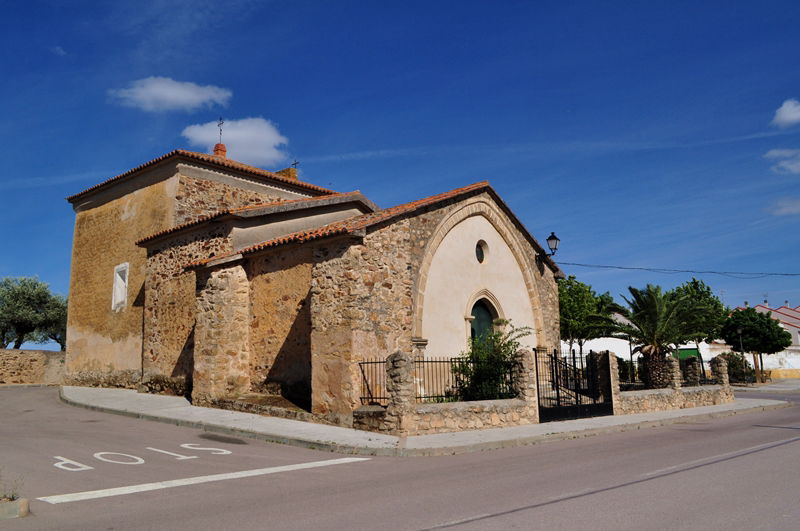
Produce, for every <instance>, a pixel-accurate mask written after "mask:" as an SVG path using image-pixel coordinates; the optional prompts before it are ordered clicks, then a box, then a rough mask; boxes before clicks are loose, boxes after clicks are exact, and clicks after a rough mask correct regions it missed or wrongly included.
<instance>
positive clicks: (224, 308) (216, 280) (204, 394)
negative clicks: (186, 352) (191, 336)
mask: <svg viewBox="0 0 800 531" xmlns="http://www.w3.org/2000/svg"><path fill="white" fill-rule="evenodd" d="M197 284H198V287H197V310H196V311H197V318H196V325H195V348H194V372H193V374H192V385H193V387H192V403H193V404H195V405H206V404H210V403H211V402H213V400H215V399H219V398H233V397H236V396H238V395H241V394H244V393H247V392H249V391H250V309H249V303H250V288H249V282H248V280H247V275H246V273H245V271H244V268H243V267H242V266H241V265H232V266H229V267H223V268H216V269H211V270H210V271H203V272H202V273H200V272H198V279H197Z"/></svg>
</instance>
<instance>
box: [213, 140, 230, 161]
mask: <svg viewBox="0 0 800 531" xmlns="http://www.w3.org/2000/svg"><path fill="white" fill-rule="evenodd" d="M214 156H215V157H220V158H222V159H226V158H228V148H226V147H225V144H217V145H216V146H214Z"/></svg>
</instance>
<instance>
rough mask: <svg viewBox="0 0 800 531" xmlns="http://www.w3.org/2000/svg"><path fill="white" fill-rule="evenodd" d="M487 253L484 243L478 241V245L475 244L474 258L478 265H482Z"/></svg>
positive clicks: (487, 249) (487, 248)
mask: <svg viewBox="0 0 800 531" xmlns="http://www.w3.org/2000/svg"><path fill="white" fill-rule="evenodd" d="M488 251H489V247H488V246H487V245H486V242H485V241H483V240H479V241H478V243H476V244H475V258H477V259H478V263H480V264H482V263H483V261H484V260H485V259H486V254H487V252H488Z"/></svg>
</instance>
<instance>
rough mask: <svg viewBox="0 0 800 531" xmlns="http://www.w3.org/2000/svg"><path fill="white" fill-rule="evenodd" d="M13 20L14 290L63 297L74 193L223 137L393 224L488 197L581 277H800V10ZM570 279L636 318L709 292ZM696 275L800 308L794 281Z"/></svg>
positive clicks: (743, 294)
mask: <svg viewBox="0 0 800 531" xmlns="http://www.w3.org/2000/svg"><path fill="white" fill-rule="evenodd" d="M698 4H700V5H698ZM10 5H11V7H6V8H5V9H4V13H5V15H6V16H5V17H4V19H3V21H2V22H0V29H2V33H0V35H2V37H0V39H2V40H3V49H4V50H5V51H6V55H5V61H4V73H5V75H4V76H3V77H4V82H3V83H2V85H0V91H2V94H3V100H4V101H6V102H7V104H8V105H6V106H5V109H4V110H3V112H2V114H1V115H0V137H1V139H2V145H3V150H2V151H3V163H4V164H3V171H2V173H0V193H2V197H3V198H4V201H3V208H2V210H0V216H1V217H2V227H3V229H4V230H3V233H4V234H5V238H4V240H5V242H4V243H5V245H4V252H2V254H0V277H3V276H22V275H26V276H33V275H36V276H38V277H39V278H41V279H43V280H45V281H47V282H48V283H50V285H51V287H52V288H53V289H54V290H55V291H57V292H60V293H64V294H66V293H67V290H68V284H69V263H70V245H71V238H72V230H73V222H74V215H73V213H72V210H71V208H70V205H69V204H68V203H67V202H66V201H65V200H64V197H66V196H68V195H70V194H73V193H76V192H79V191H81V190H83V189H85V188H87V187H89V186H92V185H94V184H96V183H98V182H100V181H102V180H104V179H106V178H108V177H111V176H113V175H116V174H118V173H121V172H123V171H125V170H127V169H129V168H131V167H134V166H136V165H139V164H141V163H143V162H145V161H147V160H150V159H152V158H154V157H157V156H159V155H161V154H163V153H166V152H168V151H171V150H172V149H175V148H187V149H193V150H198V151H204V150H207V149H208V147H209V144H212V143H213V142H214V135H215V131H216V129H215V127H214V126H213V125H212V122H215V121H216V119H217V118H218V117H219V116H220V115H221V116H223V117H224V118H225V120H226V122H227V124H226V133H225V134H226V137H225V141H226V143H227V145H228V154H229V156H230V157H231V158H235V159H239V160H243V161H245V162H250V163H253V164H256V165H259V166H263V167H265V168H267V169H280V168H283V167H286V166H287V165H288V163H290V162H291V161H292V160H293V159H295V158H296V159H297V160H299V161H300V169H301V172H302V178H304V179H305V180H308V181H310V182H313V183H315V184H319V185H322V186H328V187H332V188H334V189H336V190H339V191H350V190H354V189H360V190H362V191H363V192H364V193H365V194H366V195H367V196H369V197H370V198H371V199H373V200H374V201H376V202H377V203H378V204H379V205H380V206H383V207H387V206H391V205H394V204H398V203H402V202H406V201H410V200H414V199H417V198H420V197H423V196H427V195H431V194H435V193H439V192H442V191H446V190H449V189H452V188H456V187H459V186H463V185H465V184H468V183H472V182H475V181H479V180H483V179H488V180H489V181H490V182H491V184H492V186H494V187H495V189H496V190H497V191H498V192H499V193H500V195H501V196H502V197H503V198H504V199H505V200H506V202H507V203H508V204H509V205H510V206H511V208H512V209H513V210H514V211H515V212H516V213H517V214H518V216H519V217H520V219H521V220H522V221H523V223H524V224H525V225H526V226H527V227H528V229H529V230H530V231H531V232H532V233H533V234H534V236H536V237H537V238H538V239H539V240H540V241H542V242H543V241H544V239H545V238H546V237H547V235H548V234H549V233H550V231H555V232H556V234H557V235H558V236H559V237H560V238H561V240H562V242H561V248H560V250H559V252H558V254H557V255H556V257H555V258H556V260H557V261H558V262H560V263H563V262H567V263H584V264H610V265H621V266H630V267H658V268H671V269H694V270H713V271H752V272H779V273H800V267H799V266H798V258H800V253H798V249H800V245H799V244H800V230H798V228H800V101H799V100H800V68H798V64H800V61H799V60H798V59H800V27H799V26H798V22H797V21H798V20H800V4H798V3H797V2H769V1H766V2H765V1H760V2H735V3H734V2H720V3H716V4H715V3H713V2H676V1H669V2H625V3H623V2H563V1H559V2H511V1H509V2H488V1H487V2H469V1H458V2H455V1H453V2H449V1H435V2H431V1H427V2H414V1H404V2H366V1H365V2H347V1H343V2H304V1H296V2H256V1H240V2H237V1H225V2H218V1H215V2H211V1H188V0H186V1H176V0H169V1H145V0H142V1H137V2H123V1H119V2H81V1H73V2H61V1H53V2H42V1H38V2H37V1H30V2H25V3H22V2H11V4H10ZM562 267H563V269H564V271H565V272H566V273H567V274H575V275H576V276H577V277H578V278H579V279H580V280H582V281H584V282H587V283H589V284H591V285H592V286H593V287H594V288H595V289H596V290H597V291H599V292H602V291H610V292H611V293H612V295H614V296H615V297H618V296H619V295H620V294H622V293H625V292H626V288H627V286H630V285H633V286H637V287H643V286H644V285H645V284H647V283H655V284H661V285H662V286H665V287H673V286H674V285H677V284H679V283H681V282H684V281H686V280H688V279H689V278H690V277H691V276H692V275H691V274H683V273H680V274H659V273H653V272H635V271H625V270H613V269H596V268H583V267H577V266H571V265H562ZM697 276H698V277H699V278H702V279H703V280H705V281H706V282H707V283H708V284H710V285H711V286H712V287H713V288H714V290H715V291H716V292H717V293H718V294H720V295H721V296H722V298H723V300H724V302H725V303H726V304H728V305H737V304H741V303H742V302H743V301H745V300H748V301H750V302H751V304H753V303H756V302H760V301H761V300H762V299H763V298H764V295H765V294H766V296H767V297H768V298H769V300H770V303H771V304H774V305H779V304H782V303H783V301H784V300H789V302H790V304H792V305H793V306H796V305H800V277H797V276H796V277H762V278H746V279H740V278H731V277H727V276H719V275H711V274H707V275H697Z"/></svg>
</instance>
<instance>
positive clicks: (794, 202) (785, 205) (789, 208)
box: [772, 197, 800, 216]
mask: <svg viewBox="0 0 800 531" xmlns="http://www.w3.org/2000/svg"><path fill="white" fill-rule="evenodd" d="M772 213H773V214H774V215H776V216H796V215H798V214H800V199H796V198H790V197H785V198H783V199H778V200H777V201H776V202H775V207H774V209H773V210H772Z"/></svg>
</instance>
